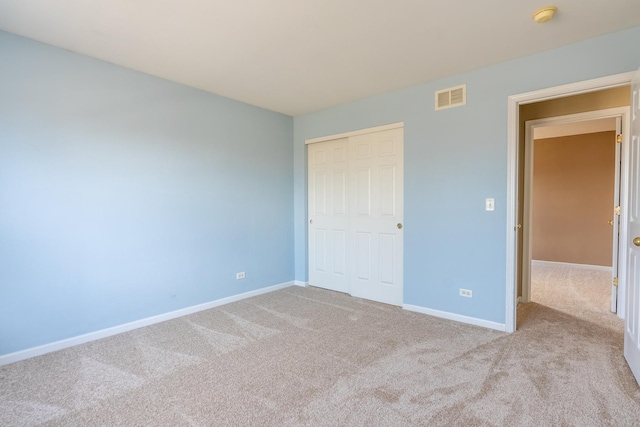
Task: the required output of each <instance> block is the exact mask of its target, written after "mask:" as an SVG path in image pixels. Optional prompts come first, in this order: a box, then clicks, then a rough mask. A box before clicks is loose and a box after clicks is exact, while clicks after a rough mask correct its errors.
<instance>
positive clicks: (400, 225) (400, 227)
mask: <svg viewBox="0 0 640 427" xmlns="http://www.w3.org/2000/svg"><path fill="white" fill-rule="evenodd" d="M397 227H398V230H400V229H402V223H401V222H399V223H398V225H397Z"/></svg>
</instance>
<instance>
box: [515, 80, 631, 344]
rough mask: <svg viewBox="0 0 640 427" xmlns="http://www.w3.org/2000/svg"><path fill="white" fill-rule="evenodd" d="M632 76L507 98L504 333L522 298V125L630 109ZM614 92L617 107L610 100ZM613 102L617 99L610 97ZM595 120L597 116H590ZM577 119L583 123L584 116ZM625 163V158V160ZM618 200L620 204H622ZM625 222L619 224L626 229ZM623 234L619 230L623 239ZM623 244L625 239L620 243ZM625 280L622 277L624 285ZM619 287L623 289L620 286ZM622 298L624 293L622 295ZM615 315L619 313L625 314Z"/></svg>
mask: <svg viewBox="0 0 640 427" xmlns="http://www.w3.org/2000/svg"><path fill="white" fill-rule="evenodd" d="M632 75H633V73H624V74H619V75H615V76H610V77H605V78H600V79H594V80H589V81H584V82H579V83H575V84H571V85H565V86H559V87H554V88H549V89H544V90H540V91H536V92H530V93H525V94H520V95H514V96H511V97H509V111H508V119H509V120H508V125H509V129H508V131H509V140H508V141H509V144H508V167H507V176H508V178H507V275H506V276H507V277H506V319H505V329H506V331H507V332H515V330H516V309H517V303H518V302H519V301H521V300H522V296H523V295H522V290H523V287H522V286H523V283H522V278H523V267H524V262H523V261H524V241H523V233H524V231H525V227H528V226H529V224H524V222H525V221H524V211H525V210H524V184H525V180H524V177H525V168H524V166H525V156H524V153H525V150H524V149H525V130H526V127H525V122H527V121H531V120H537V119H542V118H551V117H558V116H562V115H565V116H566V115H571V114H578V113H586V112H592V111H597V110H602V109H609V108H617V107H624V106H627V108H628V105H629V100H630V94H629V84H630V82H631V79H632ZM611 93H617V95H618V97H617V98H618V99H619V103H616V102H615V101H613V103H612V101H611V100H610V97H609V96H610V95H611ZM614 98H615V97H614ZM594 118H595V117H594ZM581 120H585V119H584V118H583V119H581ZM623 126H624V127H625V128H624V129H623V135H628V134H629V132H628V126H629V120H628V119H627V120H626V122H625V123H623ZM623 161H624V158H623ZM628 184H629V183H628V176H626V175H625V170H624V169H623V173H622V178H621V190H622V191H621V194H626V189H627V188H628ZM624 202H625V200H622V201H621V203H624ZM624 222H625V221H624V219H623V220H622V226H623V227H624ZM625 231H626V230H624V229H623V230H621V234H620V235H621V236H622V237H625V236H626V233H625ZM621 244H622V245H625V244H626V241H622V242H621ZM623 280H624V278H623V277H621V278H620V283H621V284H622V282H623ZM620 289H623V287H620ZM622 298H624V295H622ZM619 314H621V315H623V313H620V310H619Z"/></svg>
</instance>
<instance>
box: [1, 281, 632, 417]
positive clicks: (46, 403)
mask: <svg viewBox="0 0 640 427" xmlns="http://www.w3.org/2000/svg"><path fill="white" fill-rule="evenodd" d="M552 276H553V274H551V273H549V274H547V276H546V279H545V280H547V282H553V280H554V279H553V277H552ZM576 313H577V314H576ZM519 316H520V318H519V331H518V332H517V333H515V334H511V335H508V334H504V333H501V332H497V331H492V330H487V329H483V328H479V327H474V326H468V325H463V324H460V323H456V322H452V321H446V320H441V319H437V318H433V317H429V316H425V315H421V314H417V313H411V312H407V311H404V310H402V309H400V308H395V307H390V306H386V305H383V304H377V303H372V302H368V301H364V300H360V299H356V298H351V297H348V296H345V295H343V294H339V293H335V292H329V291H324V290H320V289H314V288H299V287H291V288H287V289H284V290H281V291H278V292H274V293H271V294H266V295H262V296H259V297H255V298H251V299H248V300H244V301H241V302H237V303H233V304H229V305H226V306H223V307H220V308H217V309H212V310H208V311H205V312H201V313H197V314H194V315H191V316H188V317H183V318H180V319H176V320H172V321H168V322H164V323H161V324H157V325H154V326H150V327H147V328H144V329H139V330H136V331H132V332H129V333H125V334H121V335H118V336H115V337H111V338H107V339H103V340H100V341H96V342H92V343H88V344H84V345H81V346H78V347H75V348H71V349H67V350H63V351H59V352H57V353H51V354H48V355H45V356H41V357H37V358H33V359H30V360H26V361H22V362H18V363H14V364H12V365H7V366H4V367H0V425H2V426H29V425H51V426H53V425H55V426H90V425H108V426H117V425H120V426H138V425H140V426H143V425H162V426H412V425H424V426H440V425H458V426H479V425H487V426H489V425H495V426H516V425H523V426H527V425H530V426H560V425H565V426H589V425H619V426H620V425H621V426H632V425H636V426H637V425H639V424H640V388H639V387H638V385H637V384H636V382H635V380H634V379H633V377H632V374H631V372H630V370H629V369H628V367H627V366H626V364H625V362H624V360H623V357H622V325H621V323H620V322H619V321H618V319H617V318H615V316H613V315H611V314H610V313H607V312H606V311H594V310H592V309H591V307H588V308H584V307H581V308H579V309H577V310H575V313H573V312H571V310H569V312H562V311H560V310H558V309H557V308H551V307H545V306H543V305H541V304H539V303H530V304H527V305H520V308H519Z"/></svg>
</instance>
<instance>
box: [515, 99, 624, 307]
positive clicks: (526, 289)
mask: <svg viewBox="0 0 640 427" xmlns="http://www.w3.org/2000/svg"><path fill="white" fill-rule="evenodd" d="M630 111H631V109H630V107H616V108H608V109H604V110H594V111H587V112H584V113H577V114H568V115H564V116H555V117H547V118H544V119H536V120H528V121H526V122H525V142H524V144H525V156H524V159H525V161H524V170H525V173H524V184H525V186H524V198H523V199H524V209H523V213H524V218H523V221H522V222H523V224H522V298H521V302H523V303H527V302H529V301H531V268H530V267H531V252H532V249H531V243H532V239H531V231H532V230H531V216H532V208H533V153H534V139H533V133H534V129H535V128H538V127H544V126H550V125H560V124H567V123H576V122H586V121H589V120H596V119H604V118H618V117H619V118H621V119H622V126H623V127H622V134H623V135H625V137H628V135H629V132H630V128H629V125H630V121H629V114H630ZM623 145H624V144H623ZM621 155H622V152H621ZM618 160H619V159H618V158H616V161H618ZM621 181H622V171H621V170H620V169H619V167H618V165H617V164H616V178H615V189H614V192H616V191H617V192H618V194H620V193H621V190H622V187H621V185H620V184H621ZM625 188H627V187H625ZM620 196H621V197H622V195H621V194H620ZM614 201H618V199H617V198H615V200H614ZM620 202H621V200H620ZM611 215H612V218H613V217H614V214H613V206H612V209H611ZM620 219H621V220H622V219H623V218H620ZM612 230H613V231H612V232H614V231H615V232H617V231H618V227H617V226H616V227H613V228H612ZM614 234H617V233H614ZM626 243H627V236H626V235H621V236H620V238H619V239H618V238H617V237H616V236H614V240H613V245H614V253H616V252H617V251H615V248H619V247H626ZM620 244H622V245H624V246H619V245H620ZM618 254H619V257H620V258H619V262H620V265H626V259H624V257H625V256H626V253H625V252H624V251H622V252H620V253H618ZM618 271H620V269H618ZM617 277H618V280H619V284H620V286H619V292H618V306H619V307H620V305H622V307H624V301H625V299H624V295H625V294H624V286H622V284H623V283H625V281H624V276H623V275H622V274H620V273H618V276H617ZM622 307H621V308H619V309H618V311H617V313H618V317H620V318H621V319H623V318H624V308H622Z"/></svg>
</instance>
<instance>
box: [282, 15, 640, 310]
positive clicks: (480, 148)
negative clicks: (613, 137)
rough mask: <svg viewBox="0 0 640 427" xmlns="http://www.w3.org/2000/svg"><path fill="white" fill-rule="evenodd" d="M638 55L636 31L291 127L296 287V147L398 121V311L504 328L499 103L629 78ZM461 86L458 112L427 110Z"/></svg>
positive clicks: (301, 220)
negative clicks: (491, 207) (415, 309)
mask: <svg viewBox="0 0 640 427" xmlns="http://www.w3.org/2000/svg"><path fill="white" fill-rule="evenodd" d="M638 46H640V27H636V28H633V29H630V30H626V31H622V32H619V33H615V34H611V35H608V36H605V37H600V38H597V39H592V40H589V41H585V42H582V43H578V44H574V45H570V46H566V47H563V48H560V49H555V50H552V51H547V52H545V53H542V54H537V55H533V56H529V57H525V58H523V59H519V60H514V61H511V62H506V63H502V64H499V65H496V66H492V67H487V68H483V69H480V70H476V71H473V72H470V73H466V74H462V75H457V76H452V77H449V78H445V79H442V80H438V81H433V82H430V83H427V84H423V85H420V86H415V87H411V88H407V89H404V90H398V91H394V92H390V93H386V94H382V95H379V96H375V97H371V98H367V99H362V100H359V101H356V102H352V103H348V104H345V105H341V106H338V107H335V108H331V109H328V110H324V111H320V112H317V113H314V114H309V115H306V116H300V117H296V118H294V145H295V148H294V176H295V186H294V194H295V213H294V217H295V218H294V220H295V254H296V255H295V256H296V260H295V274H296V279H297V280H307V277H308V276H307V240H306V233H307V230H306V224H307V221H306V217H307V212H306V188H307V183H306V148H305V145H304V142H305V140H306V139H309V138H314V137H319V136H326V135H332V134H336V133H341V132H346V131H351V130H357V129H363V128H368V127H373V126H379V125H383V124H387V123H393V122H400V121H402V122H404V123H405V188H404V191H405V220H404V225H405V227H404V228H403V230H404V232H405V246H404V257H405V258H404V259H405V261H404V262H405V264H404V302H405V304H412V305H418V306H422V307H428V308H432V309H436V310H442V311H446V312H451V313H456V314H461V315H465V316H471V317H475V318H480V319H485V320H489V321H493V322H498V323H505V286H506V284H505V283H506V253H505V250H506V206H505V203H506V187H507V98H508V96H509V95H514V94H518V93H523V92H528V91H532V90H536V89H542V88H547V87H552V86H558V85H562V84H566V83H571V82H576V81H582V80H587V79H591V78H596V77H602V76H607V75H613V74H618V73H622V72H627V71H632V70H635V69H637V68H638V67H639V66H640V51H639V50H638ZM416 54H419V52H416ZM398 66H399V67H402V64H398ZM464 83H466V84H467V96H468V99H467V105H466V106H464V107H458V108H454V109H450V110H441V111H438V112H436V111H434V92H435V91H436V90H439V89H444V88H447V87H451V86H455V85H460V84H464ZM487 197H494V198H495V202H496V210H495V212H485V210H484V199H485V198H487ZM459 288H467V289H472V290H473V298H472V299H468V298H461V297H459V296H458V289H459Z"/></svg>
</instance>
